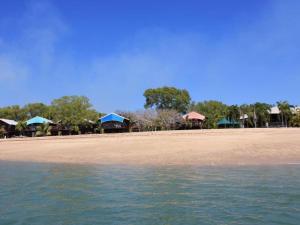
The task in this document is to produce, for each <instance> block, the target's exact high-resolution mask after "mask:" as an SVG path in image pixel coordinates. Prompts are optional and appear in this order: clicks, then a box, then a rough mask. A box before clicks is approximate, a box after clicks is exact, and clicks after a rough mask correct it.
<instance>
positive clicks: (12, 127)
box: [0, 118, 18, 137]
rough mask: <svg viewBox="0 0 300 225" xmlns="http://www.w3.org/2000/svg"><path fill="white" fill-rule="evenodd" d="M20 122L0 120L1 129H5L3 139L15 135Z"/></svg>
mask: <svg viewBox="0 0 300 225" xmlns="http://www.w3.org/2000/svg"><path fill="white" fill-rule="evenodd" d="M17 124H18V122H16V121H14V120H9V119H1V118H0V128H4V134H3V137H11V136H13V135H15V131H16V125H17Z"/></svg>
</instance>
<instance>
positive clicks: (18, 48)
mask: <svg viewBox="0 0 300 225" xmlns="http://www.w3.org/2000/svg"><path fill="white" fill-rule="evenodd" d="M0 5H1V7H0V107H3V106H8V105H13V104H19V105H24V104H27V103H32V102H44V103H47V104H50V103H51V100H53V99H55V98H59V97H61V96H64V95H84V96H87V97H88V98H90V100H91V103H92V104H93V106H94V108H95V109H97V110H99V111H101V112H111V111H115V110H138V109H141V108H143V105H144V102H145V99H144V97H143V92H144V90H145V89H147V88H156V87H160V86H175V87H178V88H184V89H187V90H188V91H189V92H190V95H191V98H192V100H194V101H204V100H219V101H222V102H224V103H226V104H243V103H253V102H257V101H261V102H268V103H272V104H273V103H276V102H277V101H279V100H288V101H289V102H290V103H292V104H297V105H298V104H300V61H299V59H300V25H299V21H300V13H299V11H300V1H298V0H284V1H282V0H251V1H250V0H248V1H240V0H227V1H223V0H185V1H182V0H164V1H161V0H160V1H159V0H142V1H141V0H126V1H121V0H110V1H104V0H99V1H96V0H90V1H83V0H81V1H80V0H73V1H61V0H10V1H8V0H0Z"/></svg>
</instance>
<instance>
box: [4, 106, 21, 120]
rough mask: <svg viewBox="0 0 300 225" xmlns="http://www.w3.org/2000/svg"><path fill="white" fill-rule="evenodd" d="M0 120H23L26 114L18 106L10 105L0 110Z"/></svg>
mask: <svg viewBox="0 0 300 225" xmlns="http://www.w3.org/2000/svg"><path fill="white" fill-rule="evenodd" d="M0 118H5V119H11V120H16V121H19V120H25V119H26V112H25V111H24V110H23V109H22V108H21V107H20V106H19V105H12V106H7V107H3V108H0Z"/></svg>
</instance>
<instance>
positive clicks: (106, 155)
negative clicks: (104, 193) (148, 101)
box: [0, 128, 300, 165]
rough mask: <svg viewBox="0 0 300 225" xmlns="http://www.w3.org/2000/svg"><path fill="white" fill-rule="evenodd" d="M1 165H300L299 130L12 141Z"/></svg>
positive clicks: (1, 151) (5, 143)
mask: <svg viewBox="0 0 300 225" xmlns="http://www.w3.org/2000/svg"><path fill="white" fill-rule="evenodd" d="M0 161H18V162H45V163H75V164H105V165H112V164H123V165H269V164H270V165H274V164H299V163H300V129H297V128H278V129H226V130H193V131H161V132H143V133H127V134H104V135H103V134H102V135H81V136H64V137H45V138H14V139H6V140H0ZM0 163H1V162H0Z"/></svg>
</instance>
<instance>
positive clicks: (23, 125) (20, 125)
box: [16, 121, 26, 135]
mask: <svg viewBox="0 0 300 225" xmlns="http://www.w3.org/2000/svg"><path fill="white" fill-rule="evenodd" d="M25 129H26V122H24V121H19V122H18V124H17V125H16V130H17V131H19V132H20V134H21V135H23V133H24V131H25Z"/></svg>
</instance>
